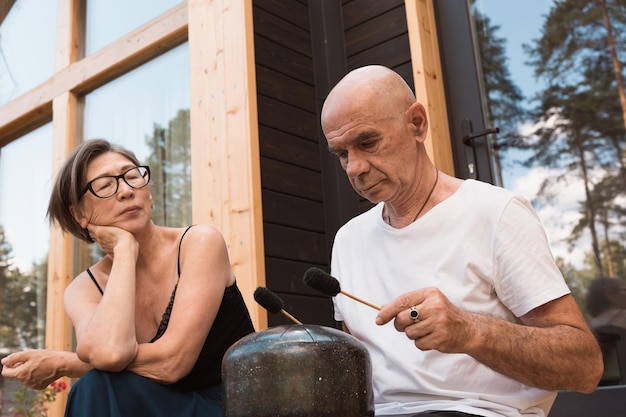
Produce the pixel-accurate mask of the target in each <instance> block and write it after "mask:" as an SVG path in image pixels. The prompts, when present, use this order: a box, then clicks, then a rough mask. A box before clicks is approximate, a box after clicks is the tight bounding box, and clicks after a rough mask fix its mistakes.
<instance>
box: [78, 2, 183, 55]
mask: <svg viewBox="0 0 626 417" xmlns="http://www.w3.org/2000/svg"><path fill="white" fill-rule="evenodd" d="M179 3H181V0H143V1H136V0H135V1H126V0H87V17H86V48H85V50H86V54H87V55H89V54H92V53H94V52H95V51H97V50H99V49H101V48H102V47H104V46H106V45H108V44H109V43H111V42H113V41H114V40H116V39H118V38H120V37H122V36H124V35H126V34H127V33H129V32H132V31H133V30H134V29H136V28H138V27H139V26H141V25H143V24H144V23H146V22H148V21H150V20H152V19H154V18H155V17H157V16H159V15H160V14H162V13H163V12H165V11H167V10H169V9H171V8H172V7H173V6H175V5H177V4H179Z"/></svg>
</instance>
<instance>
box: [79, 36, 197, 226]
mask: <svg viewBox="0 0 626 417" xmlns="http://www.w3.org/2000/svg"><path fill="white" fill-rule="evenodd" d="M189 133H190V131H189V49H188V47H187V44H184V45H181V46H179V47H177V48H175V49H173V50H172V51H169V52H167V53H165V54H163V55H161V56H160V57H158V58H156V59H154V60H152V61H150V62H148V63H147V64H145V65H142V66H141V67H139V68H137V69H135V70H133V71H131V72H129V73H128V74H126V75H124V76H122V77H120V78H117V79H116V80H114V81H112V82H110V83H108V84H106V85H104V86H102V87H100V88H98V89H97V90H95V91H93V92H92V93H90V94H88V95H87V96H85V123H84V137H85V139H94V138H103V139H107V140H109V141H111V142H114V143H118V144H120V145H122V146H124V147H126V148H128V149H130V150H132V151H133V152H135V154H136V156H137V158H138V159H139V161H141V162H142V163H145V164H146V165H149V166H150V169H151V187H152V195H153V201H154V210H153V218H154V222H155V223H156V224H160V225H164V226H173V227H178V226H184V225H187V224H189V223H190V222H191V154H190V146H189V144H190V136H189Z"/></svg>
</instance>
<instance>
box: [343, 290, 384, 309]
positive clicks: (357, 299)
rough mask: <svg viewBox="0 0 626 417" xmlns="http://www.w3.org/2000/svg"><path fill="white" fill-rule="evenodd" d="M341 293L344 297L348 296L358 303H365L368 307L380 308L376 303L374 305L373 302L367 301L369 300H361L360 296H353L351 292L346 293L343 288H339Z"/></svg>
mask: <svg viewBox="0 0 626 417" xmlns="http://www.w3.org/2000/svg"><path fill="white" fill-rule="evenodd" d="M341 293H342V294H343V295H345V296H346V297H350V298H352V299H353V300H356V301H358V302H359V303H362V304H365V305H366V306H368V307H372V308H373V309H375V310H380V307H378V306H377V305H374V304H372V303H369V302H367V301H365V300H363V299H361V298H359V297H357V296H355V295H352V294H350V293H348V292H345V291H343V290H341Z"/></svg>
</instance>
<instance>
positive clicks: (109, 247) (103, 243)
mask: <svg viewBox="0 0 626 417" xmlns="http://www.w3.org/2000/svg"><path fill="white" fill-rule="evenodd" d="M87 230H89V235H90V236H91V237H92V238H93V239H94V240H95V241H96V242H98V245H100V247H101V248H102V250H103V251H104V253H106V254H107V255H111V256H113V250H114V249H115V247H116V246H118V245H120V244H130V245H134V246H137V241H136V240H135V237H134V236H133V235H132V234H131V233H129V232H127V231H126V230H124V229H120V228H119V227H114V226H98V225H95V224H92V223H90V224H88V225H87Z"/></svg>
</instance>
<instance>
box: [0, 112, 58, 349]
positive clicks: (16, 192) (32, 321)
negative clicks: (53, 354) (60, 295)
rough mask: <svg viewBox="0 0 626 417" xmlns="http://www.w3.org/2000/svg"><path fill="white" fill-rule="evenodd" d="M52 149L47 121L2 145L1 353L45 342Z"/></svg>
mask: <svg viewBox="0 0 626 417" xmlns="http://www.w3.org/2000/svg"><path fill="white" fill-rule="evenodd" d="M50 155H52V126H51V125H50V124H47V125H44V126H42V127H40V128H39V129H37V130H35V131H33V132H31V133H29V134H27V135H25V136H22V137H21V138H20V139H18V140H16V141H14V142H12V143H10V144H9V145H6V146H4V147H2V148H0V349H1V350H2V353H9V352H11V351H14V350H23V349H29V348H30V349H35V348H43V347H44V336H45V322H46V282H47V274H48V262H47V258H48V245H49V235H50V234H49V225H48V220H47V218H46V211H47V208H48V198H49V196H50V190H51V184H52V175H51V172H52V158H51V156H50ZM32 167H37V169H36V170H32ZM1 356H4V355H1Z"/></svg>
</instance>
